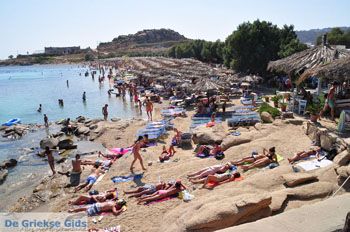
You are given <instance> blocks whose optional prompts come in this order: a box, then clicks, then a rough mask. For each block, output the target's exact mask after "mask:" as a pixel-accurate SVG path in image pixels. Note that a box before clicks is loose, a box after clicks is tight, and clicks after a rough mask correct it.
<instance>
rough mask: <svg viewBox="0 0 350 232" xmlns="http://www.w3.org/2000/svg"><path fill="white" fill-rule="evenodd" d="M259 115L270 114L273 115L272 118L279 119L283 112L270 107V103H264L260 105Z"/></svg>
mask: <svg viewBox="0 0 350 232" xmlns="http://www.w3.org/2000/svg"><path fill="white" fill-rule="evenodd" d="M258 111H259V113H262V112H268V113H269V114H271V116H272V117H273V118H275V117H277V116H280V115H281V112H280V111H279V110H278V109H276V108H274V107H272V106H270V105H269V104H268V103H266V102H264V103H262V104H261V105H260V107H259V109H258Z"/></svg>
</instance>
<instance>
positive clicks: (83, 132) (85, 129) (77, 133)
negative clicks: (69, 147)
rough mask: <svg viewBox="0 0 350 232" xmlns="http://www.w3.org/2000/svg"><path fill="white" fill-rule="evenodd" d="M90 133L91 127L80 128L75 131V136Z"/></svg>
mask: <svg viewBox="0 0 350 232" xmlns="http://www.w3.org/2000/svg"><path fill="white" fill-rule="evenodd" d="M89 133H90V129H89V127H86V126H83V125H81V126H78V128H77V129H76V131H75V134H76V135H78V136H79V135H88V134H89Z"/></svg>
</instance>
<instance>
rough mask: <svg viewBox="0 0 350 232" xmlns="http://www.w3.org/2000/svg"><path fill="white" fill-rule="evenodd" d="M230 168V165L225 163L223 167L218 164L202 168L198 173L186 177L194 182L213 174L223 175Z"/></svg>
mask: <svg viewBox="0 0 350 232" xmlns="http://www.w3.org/2000/svg"><path fill="white" fill-rule="evenodd" d="M231 167H232V165H231V163H229V162H228V163H226V164H225V165H222V164H218V165H214V166H210V167H206V168H203V169H202V170H199V171H198V172H195V173H192V174H189V175H187V177H188V179H189V181H191V182H192V181H194V180H197V179H202V178H204V177H207V176H209V175H214V174H215V173H224V172H226V171H227V170H229V169H230V168H231Z"/></svg>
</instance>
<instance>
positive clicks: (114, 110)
mask: <svg viewBox="0 0 350 232" xmlns="http://www.w3.org/2000/svg"><path fill="white" fill-rule="evenodd" d="M86 70H87V68H84V67H79V66H77V65H34V66H11V67H0V123H3V122H6V121H7V120H9V119H12V118H20V119H21V120H22V123H43V114H47V116H48V118H49V120H50V121H55V120H60V119H63V118H67V117H70V118H75V117H77V116H79V115H83V116H86V117H90V118H97V117H102V113H101V108H102V106H103V105H104V104H108V105H109V116H110V117H119V118H131V117H134V116H139V115H138V111H137V110H135V107H134V105H133V103H132V102H130V101H129V96H127V97H126V100H125V101H123V100H122V99H121V98H116V97H115V96H114V95H112V96H111V97H109V96H108V94H107V91H108V89H109V88H110V87H111V86H112V84H111V83H109V82H108V81H105V82H104V83H102V84H99V83H98V73H97V75H95V80H92V78H91V76H88V77H85V76H84V73H85V71H86ZM79 73H81V75H79ZM67 80H68V82H69V86H67V83H66V81H67ZM84 91H85V92H86V96H87V101H86V103H83V101H82V94H83V92H84ZM58 99H63V100H64V107H63V108H60V107H59V105H58ZM39 104H42V112H41V113H38V112H37V109H38V107H39Z"/></svg>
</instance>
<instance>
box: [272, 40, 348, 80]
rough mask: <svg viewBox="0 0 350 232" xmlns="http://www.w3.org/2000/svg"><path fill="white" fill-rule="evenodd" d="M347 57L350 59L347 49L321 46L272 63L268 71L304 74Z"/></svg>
mask: <svg viewBox="0 0 350 232" xmlns="http://www.w3.org/2000/svg"><path fill="white" fill-rule="evenodd" d="M346 57H350V52H348V51H347V50H345V49H337V48H334V47H331V46H329V45H319V46H315V47H313V48H309V49H306V50H304V51H301V52H298V53H295V54H293V55H291V56H288V57H286V58H283V59H280V60H276V61H270V62H269V64H268V66H267V70H269V71H277V72H285V73H288V74H302V73H303V72H304V71H305V70H307V69H314V68H316V67H319V66H322V65H324V64H327V63H331V62H333V61H335V60H337V59H341V58H346Z"/></svg>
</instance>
